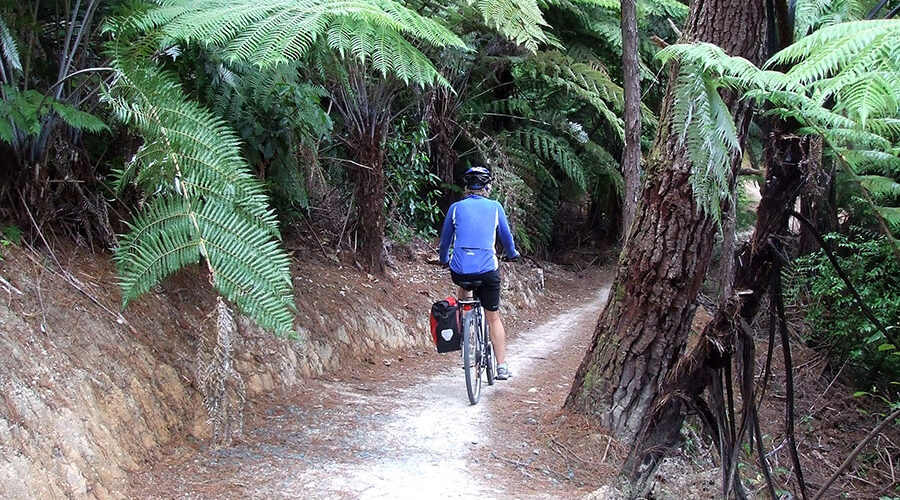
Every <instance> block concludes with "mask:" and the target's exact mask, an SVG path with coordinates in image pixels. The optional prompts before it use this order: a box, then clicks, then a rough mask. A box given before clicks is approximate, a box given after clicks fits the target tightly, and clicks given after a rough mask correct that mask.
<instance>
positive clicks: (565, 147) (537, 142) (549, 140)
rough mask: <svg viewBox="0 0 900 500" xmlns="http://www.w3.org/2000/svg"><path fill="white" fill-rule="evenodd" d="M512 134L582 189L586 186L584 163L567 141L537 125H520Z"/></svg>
mask: <svg viewBox="0 0 900 500" xmlns="http://www.w3.org/2000/svg"><path fill="white" fill-rule="evenodd" d="M512 134H513V136H514V137H515V139H516V140H517V141H518V143H519V144H521V145H522V146H523V147H525V148H527V149H529V150H530V151H531V152H533V153H534V154H536V155H537V156H539V157H540V158H541V159H543V160H545V161H551V162H553V163H555V164H556V165H557V166H558V167H559V168H560V169H561V170H562V171H563V172H564V173H565V174H566V176H568V178H570V179H572V181H574V182H575V183H576V184H577V185H578V187H580V188H581V189H582V190H585V189H586V188H587V185H586V182H585V169H584V165H582V163H581V160H580V159H579V158H578V155H576V154H575V151H574V150H573V149H572V147H571V145H569V143H568V141H566V140H565V139H562V138H559V137H556V136H554V135H553V134H551V133H549V132H547V131H546V130H544V129H541V128H538V127H522V128H519V129H516V130H515V131H513V132H512Z"/></svg>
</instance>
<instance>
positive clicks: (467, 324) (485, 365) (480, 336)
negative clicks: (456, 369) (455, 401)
mask: <svg viewBox="0 0 900 500" xmlns="http://www.w3.org/2000/svg"><path fill="white" fill-rule="evenodd" d="M459 285H460V286H461V288H463V289H464V290H467V291H469V292H471V291H472V290H474V289H476V288H478V287H480V286H481V282H479V281H471V282H469V281H467V282H462V283H459ZM457 302H458V303H459V306H460V307H462V310H463V314H462V319H461V321H462V337H463V338H462V351H463V352H462V355H463V369H464V370H465V372H466V393H467V394H468V396H469V403H471V404H473V405H474V404H477V403H478V399H479V398H480V397H481V376H482V373H483V374H485V375H486V378H487V383H488V385H494V375H495V374H496V372H497V358H496V357H495V356H494V344H492V343H491V336H490V328H489V327H488V325H487V322H485V320H484V309H483V308H482V307H481V301H480V300H479V299H477V298H474V297H472V298H468V297H466V298H461V299H459V300H458V301H457Z"/></svg>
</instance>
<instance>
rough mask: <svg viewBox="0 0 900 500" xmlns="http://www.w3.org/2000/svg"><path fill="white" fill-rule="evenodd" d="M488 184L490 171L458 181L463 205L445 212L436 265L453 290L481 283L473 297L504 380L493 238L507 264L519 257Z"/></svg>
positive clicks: (506, 373) (473, 170)
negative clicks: (478, 303)
mask: <svg viewBox="0 0 900 500" xmlns="http://www.w3.org/2000/svg"><path fill="white" fill-rule="evenodd" d="M491 180H492V178H491V171H490V170H488V169H487V168H485V167H483V166H481V165H478V166H473V167H471V168H469V169H468V170H467V171H466V173H465V175H463V182H464V183H465V186H466V191H465V194H464V195H463V199H462V200H460V201H457V202H456V203H454V204H453V205H450V208H449V209H448V210H447V218H446V219H445V220H444V227H443V230H442V231H441V250H440V252H441V253H440V262H441V264H443V265H448V266H449V267H450V278H451V279H452V280H453V283H455V284H457V285H459V284H460V283H461V282H465V281H480V282H481V286H479V287H478V288H477V289H476V290H474V292H475V296H476V297H478V299H479V300H480V301H481V306H482V307H483V308H484V310H485V316H486V318H487V322H488V325H489V326H490V332H491V342H492V343H493V344H494V352H495V353H496V355H497V364H498V366H497V375H496V376H495V378H496V379H498V380H506V379H508V378H509V377H511V376H512V374H511V373H510V371H509V365H508V364H507V363H506V332H505V331H504V330H503V322H502V321H501V320H500V273H499V271H498V269H499V264H498V262H497V255H496V253H495V252H494V243H495V242H496V239H497V235H498V234H499V236H500V243H501V244H503V249H504V251H505V252H506V257H507V258H508V259H510V260H515V259H518V258H519V253H518V252H517V251H516V245H515V242H513V237H512V233H511V232H510V230H509V223H508V222H507V220H506V212H504V211H503V206H502V205H500V203H499V202H497V201H494V200H491V199H488V195H489V194H490V192H491ZM451 244H453V253H452V256H451V255H450V245H451ZM459 294H460V296H461V297H466V296H468V292H466V291H465V290H463V289H462V287H460V290H459Z"/></svg>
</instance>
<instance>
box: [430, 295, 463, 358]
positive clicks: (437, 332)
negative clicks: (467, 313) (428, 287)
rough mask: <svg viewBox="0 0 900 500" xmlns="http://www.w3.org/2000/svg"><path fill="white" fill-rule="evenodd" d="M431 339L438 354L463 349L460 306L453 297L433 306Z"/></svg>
mask: <svg viewBox="0 0 900 500" xmlns="http://www.w3.org/2000/svg"><path fill="white" fill-rule="evenodd" d="M431 338H432V339H433V340H434V345H435V346H437V350H438V352H452V351H459V350H461V349H462V328H461V327H460V321H459V304H458V303H457V302H456V299H455V298H453V297H447V298H446V299H444V300H439V301H437V302H435V303H434V304H432V306H431Z"/></svg>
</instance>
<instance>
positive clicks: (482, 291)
mask: <svg viewBox="0 0 900 500" xmlns="http://www.w3.org/2000/svg"><path fill="white" fill-rule="evenodd" d="M481 281H482V285H481V287H479V289H478V290H477V294H478V298H479V299H480V300H481V305H482V307H484V316H485V319H486V320H487V323H488V326H489V327H490V329H491V343H492V344H494V353H496V356H497V364H498V365H502V364H503V363H506V331H505V330H504V329H503V321H501V320H500V273H499V272H497V271H492V272H490V273H485V274H483V275H482V280H481Z"/></svg>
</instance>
